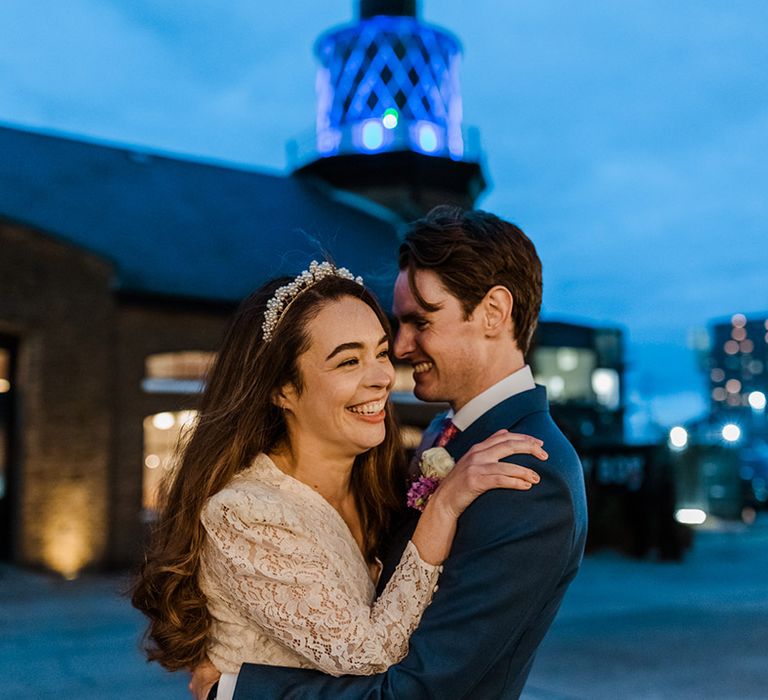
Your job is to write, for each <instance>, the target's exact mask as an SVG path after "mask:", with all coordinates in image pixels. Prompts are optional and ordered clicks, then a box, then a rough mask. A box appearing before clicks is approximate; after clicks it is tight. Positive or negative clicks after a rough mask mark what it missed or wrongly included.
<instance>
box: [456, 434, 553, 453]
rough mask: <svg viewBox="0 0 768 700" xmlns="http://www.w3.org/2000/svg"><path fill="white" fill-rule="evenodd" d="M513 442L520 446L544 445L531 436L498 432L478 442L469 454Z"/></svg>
mask: <svg viewBox="0 0 768 700" xmlns="http://www.w3.org/2000/svg"><path fill="white" fill-rule="evenodd" d="M507 441H512V442H514V443H519V444H520V445H539V446H541V445H543V444H544V442H543V441H542V440H539V439H538V438H535V437H533V436H531V435H525V434H523V433H510V432H509V431H508V430H498V431H496V432H495V433H493V435H491V436H490V437H488V438H486V439H485V440H483V441H482V442H478V443H476V444H475V445H473V446H472V447H471V448H470V449H469V452H480V451H482V450H485V449H487V448H489V447H493V446H494V445H498V444H500V443H502V442H507Z"/></svg>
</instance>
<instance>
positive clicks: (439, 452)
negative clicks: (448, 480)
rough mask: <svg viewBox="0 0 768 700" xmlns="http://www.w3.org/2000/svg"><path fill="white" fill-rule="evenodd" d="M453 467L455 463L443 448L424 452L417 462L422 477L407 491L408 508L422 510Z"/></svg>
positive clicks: (432, 448) (434, 448) (433, 448)
mask: <svg viewBox="0 0 768 700" xmlns="http://www.w3.org/2000/svg"><path fill="white" fill-rule="evenodd" d="M455 466H456V462H454V461H453V457H451V455H449V454H448V451H447V450H446V449H445V448H443V447H431V448H430V449H428V450H424V452H423V453H422V455H421V460H420V462H419V468H420V470H421V473H422V476H420V477H419V478H418V479H416V480H415V481H414V482H412V483H411V487H410V488H409V489H408V506H409V507H410V508H415V509H416V510H424V508H426V506H427V503H428V502H429V497H430V496H431V495H432V494H433V493H434V492H435V491H436V490H437V487H438V486H440V482H441V481H442V480H443V479H444V478H445V477H446V476H448V474H450V473H451V469H453V468H454V467H455Z"/></svg>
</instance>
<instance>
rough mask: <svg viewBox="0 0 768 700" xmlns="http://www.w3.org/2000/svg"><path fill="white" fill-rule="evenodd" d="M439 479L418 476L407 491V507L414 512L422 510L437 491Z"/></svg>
mask: <svg viewBox="0 0 768 700" xmlns="http://www.w3.org/2000/svg"><path fill="white" fill-rule="evenodd" d="M439 485H440V479H435V478H432V477H429V476H420V477H419V478H418V479H416V480H415V481H414V482H413V483H412V484H411V488H409V489H408V501H407V503H408V507H409V508H415V509H416V510H422V511H423V510H424V508H425V507H426V505H427V501H429V497H430V496H431V495H432V494H433V493H434V492H435V491H436V490H437V487H438V486H439Z"/></svg>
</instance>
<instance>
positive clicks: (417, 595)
mask: <svg viewBox="0 0 768 700" xmlns="http://www.w3.org/2000/svg"><path fill="white" fill-rule="evenodd" d="M272 516H276V517H272ZM282 516H284V513H281V512H279V511H278V513H277V514H276V513H271V514H270V517H268V518H267V517H265V513H264V504H263V503H261V502H259V501H258V500H257V499H255V498H253V497H251V496H249V495H248V494H243V493H242V492H241V493H237V492H233V491H229V492H227V491H223V492H220V493H219V494H217V495H216V496H214V497H213V498H212V499H211V500H210V501H209V502H208V504H207V506H206V508H205V509H204V511H203V517H202V520H203V524H204V526H205V528H206V532H207V534H208V537H209V542H210V545H212V548H213V556H215V557H216V558H217V559H218V560H219V562H218V563H219V564H220V565H221V566H220V567H217V568H218V569H219V571H220V572H221V574H222V575H221V576H220V577H218V581H217V583H218V585H219V586H221V587H222V589H223V590H224V591H226V593H227V594H228V595H229V596H231V604H232V605H233V606H234V607H235V608H236V610H237V611H238V612H239V614H242V615H243V616H244V617H246V618H248V619H251V620H253V621H255V622H256V623H257V624H258V625H259V626H260V627H261V628H262V629H264V630H265V631H266V632H267V633H268V634H270V635H272V636H274V637H275V639H277V640H278V641H279V642H281V643H282V644H284V645H286V646H288V647H289V648H290V649H292V650H294V651H295V652H297V653H298V654H300V655H301V656H303V657H304V658H306V659H307V660H308V661H309V662H311V663H312V664H313V665H314V666H315V667H316V668H318V669H320V670H322V671H324V672H325V673H329V674H333V675H341V674H356V675H367V674H373V673H379V672H381V671H384V670H386V669H387V668H388V667H389V666H391V665H392V664H394V663H397V662H398V661H400V660H401V659H402V658H403V657H404V656H405V655H406V653H407V651H408V640H409V638H410V635H411V634H412V632H413V630H414V629H415V628H416V626H417V625H418V623H419V620H420V619H421V615H422V613H423V612H424V609H425V608H426V607H427V605H429V603H430V601H431V599H432V594H433V591H434V589H435V584H436V581H437V578H438V576H439V572H440V570H441V569H442V567H435V566H431V565H429V564H427V563H425V562H424V561H422V560H421V558H420V557H419V554H418V550H417V549H416V547H415V545H414V544H413V543H411V542H409V543H408V546H407V547H406V550H405V552H404V554H403V557H402V559H401V561H400V564H399V565H398V567H397V569H396V570H395V572H394V574H393V575H392V578H391V579H390V581H389V583H388V585H387V587H386V589H385V591H384V592H383V594H382V595H381V596H380V597H379V598H378V600H376V601H375V603H374V604H373V606H369V605H367V604H365V601H362V600H361V599H360V595H359V594H355V593H354V587H353V586H350V585H348V583H347V580H346V579H349V577H350V572H348V571H344V570H343V569H342V568H340V567H339V566H338V561H334V560H333V556H332V554H330V553H329V552H328V551H327V550H326V549H325V548H323V547H321V546H319V545H318V544H316V543H315V542H313V541H312V539H311V538H310V537H309V536H308V535H306V536H305V535H303V534H302V533H301V532H300V530H301V528H300V527H297V526H296V523H294V522H291V519H290V518H288V519H286V518H285V517H282Z"/></svg>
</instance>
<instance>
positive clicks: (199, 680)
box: [188, 656, 221, 700]
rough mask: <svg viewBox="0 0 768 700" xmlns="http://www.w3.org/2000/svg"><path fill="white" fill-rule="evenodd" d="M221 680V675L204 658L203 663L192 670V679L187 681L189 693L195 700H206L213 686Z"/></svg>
mask: <svg viewBox="0 0 768 700" xmlns="http://www.w3.org/2000/svg"><path fill="white" fill-rule="evenodd" d="M219 678H221V673H219V671H218V669H217V668H216V667H215V666H214V665H213V664H212V663H211V661H210V659H209V658H208V657H207V656H206V657H205V661H203V662H201V663H199V664H198V665H197V666H195V667H194V668H193V669H192V679H191V680H190V681H189V686H188V687H189V692H190V693H192V697H193V698H195V700H206V698H207V697H208V693H210V692H211V688H212V687H213V684H214V683H215V682H216V681H218V680H219Z"/></svg>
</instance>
